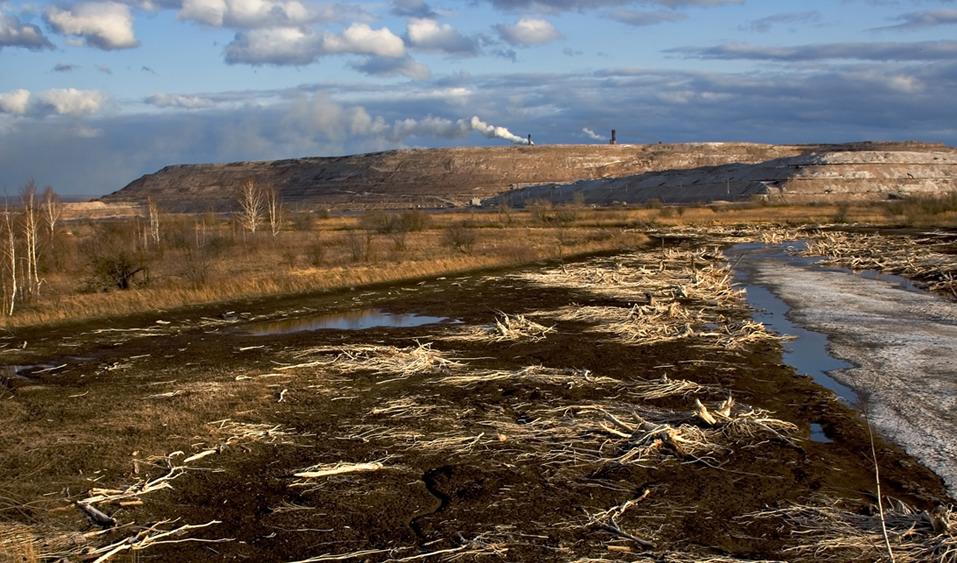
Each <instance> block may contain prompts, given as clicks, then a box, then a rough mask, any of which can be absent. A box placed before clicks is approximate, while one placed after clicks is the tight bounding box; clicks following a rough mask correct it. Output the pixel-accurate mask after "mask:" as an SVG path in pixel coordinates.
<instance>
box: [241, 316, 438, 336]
mask: <svg viewBox="0 0 957 563" xmlns="http://www.w3.org/2000/svg"><path fill="white" fill-rule="evenodd" d="M444 322H449V319H448V318H447V317H429V316H424V315H396V314H392V313H386V312H383V311H381V310H379V309H364V310H360V311H349V312H345V313H327V314H323V315H315V316H311V317H298V318H294V319H280V320H276V321H268V322H264V323H257V324H254V325H252V326H250V327H249V332H250V333H251V334H253V335H254V336H268V335H271V334H290V333H294V332H309V331H313V330H365V329H369V328H382V327H388V328H406V327H415V326H423V325H430V324H437V323H444Z"/></svg>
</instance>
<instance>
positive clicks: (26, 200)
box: [20, 180, 40, 297]
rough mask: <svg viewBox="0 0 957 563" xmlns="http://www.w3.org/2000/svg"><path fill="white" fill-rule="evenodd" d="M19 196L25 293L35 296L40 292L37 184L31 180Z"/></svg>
mask: <svg viewBox="0 0 957 563" xmlns="http://www.w3.org/2000/svg"><path fill="white" fill-rule="evenodd" d="M20 197H21V200H22V201H23V238H24V242H25V243H26V255H27V256H26V258H27V271H26V285H27V293H29V294H30V295H31V296H34V297H35V296H37V295H38V294H39V293H40V267H39V266H40V260H39V257H40V236H39V235H40V216H39V215H40V214H39V209H38V206H37V185H36V183H35V182H34V181H33V180H30V181H29V182H27V185H26V186H24V187H23V191H22V192H21V194H20Z"/></svg>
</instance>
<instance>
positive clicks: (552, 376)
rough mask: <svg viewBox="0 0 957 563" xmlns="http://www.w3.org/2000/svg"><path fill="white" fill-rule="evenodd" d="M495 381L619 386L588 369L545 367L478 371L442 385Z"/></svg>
mask: <svg viewBox="0 0 957 563" xmlns="http://www.w3.org/2000/svg"><path fill="white" fill-rule="evenodd" d="M494 381H511V382H516V383H518V382H527V383H540V384H545V385H560V386H563V387H566V388H569V389H572V388H575V387H583V386H600V385H617V384H619V383H621V382H620V381H618V380H617V379H613V378H611V377H604V376H595V375H592V373H591V372H590V371H588V370H587V369H581V370H579V369H557V368H546V367H543V366H528V367H526V368H523V369H520V370H490V371H477V372H473V373H468V374H465V375H451V376H448V377H443V378H442V379H440V380H439V382H440V383H444V384H446V385H460V386H464V387H473V386H475V385H479V384H482V383H489V382H494Z"/></svg>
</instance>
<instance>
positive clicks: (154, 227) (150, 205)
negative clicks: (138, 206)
mask: <svg viewBox="0 0 957 563" xmlns="http://www.w3.org/2000/svg"><path fill="white" fill-rule="evenodd" d="M146 211H147V213H148V214H149V218H150V238H151V239H153V242H154V243H155V244H159V242H160V212H159V205H157V204H156V201H154V200H153V198H151V197H150V198H146Z"/></svg>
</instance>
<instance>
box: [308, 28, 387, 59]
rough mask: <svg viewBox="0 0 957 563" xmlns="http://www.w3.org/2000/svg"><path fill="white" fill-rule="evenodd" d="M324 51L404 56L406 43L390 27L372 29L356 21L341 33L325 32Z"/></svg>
mask: <svg viewBox="0 0 957 563" xmlns="http://www.w3.org/2000/svg"><path fill="white" fill-rule="evenodd" d="M322 53H323V54H337V53H352V54H359V55H376V56H379V57H394V58H399V57H404V56H405V43H404V42H403V41H402V38H401V37H399V36H398V35H396V34H394V33H392V32H391V31H389V29H388V28H386V27H383V28H382V29H372V28H371V27H369V26H368V25H366V24H364V23H354V24H352V25H350V26H349V27H348V28H347V29H346V30H345V31H343V32H342V33H341V34H336V33H328V32H327V33H325V34H323V37H322Z"/></svg>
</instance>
